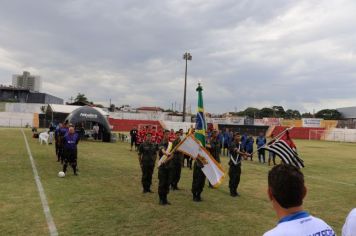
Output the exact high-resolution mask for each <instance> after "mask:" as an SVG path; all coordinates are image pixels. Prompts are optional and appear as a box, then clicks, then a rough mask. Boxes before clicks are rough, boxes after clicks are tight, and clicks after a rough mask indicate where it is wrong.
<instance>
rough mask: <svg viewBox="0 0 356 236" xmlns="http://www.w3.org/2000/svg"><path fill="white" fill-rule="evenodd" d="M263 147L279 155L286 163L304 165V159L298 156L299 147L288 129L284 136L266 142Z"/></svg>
mask: <svg viewBox="0 0 356 236" xmlns="http://www.w3.org/2000/svg"><path fill="white" fill-rule="evenodd" d="M263 148H264V149H266V150H268V151H271V152H273V153H275V154H276V155H278V156H279V157H280V158H281V159H282V161H283V163H285V164H289V165H293V166H295V167H298V168H303V167H304V164H303V162H304V161H303V160H302V159H301V158H300V157H299V156H298V153H297V147H296V146H295V144H294V143H293V141H292V139H291V138H290V137H289V132H288V130H287V131H286V132H285V133H284V134H283V136H282V137H280V138H279V139H276V140H273V141H272V142H270V143H268V144H266V146H265V147H263Z"/></svg>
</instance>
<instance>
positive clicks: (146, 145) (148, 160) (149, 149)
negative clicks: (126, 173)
mask: <svg viewBox="0 0 356 236" xmlns="http://www.w3.org/2000/svg"><path fill="white" fill-rule="evenodd" d="M156 158H157V145H156V144H154V143H152V142H151V133H146V140H145V142H143V143H142V144H141V145H140V147H139V149H138V160H139V162H140V166H141V170H142V187H143V193H153V191H151V184H152V175H153V169H154V165H155V162H156Z"/></svg>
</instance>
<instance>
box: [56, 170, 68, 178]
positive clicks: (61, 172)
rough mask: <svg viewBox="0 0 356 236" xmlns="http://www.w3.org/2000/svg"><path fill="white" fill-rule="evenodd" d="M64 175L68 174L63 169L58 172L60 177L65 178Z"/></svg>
mask: <svg viewBox="0 0 356 236" xmlns="http://www.w3.org/2000/svg"><path fill="white" fill-rule="evenodd" d="M64 176H66V174H65V173H64V172H63V171H59V172H58V177H59V178H63V177H64Z"/></svg>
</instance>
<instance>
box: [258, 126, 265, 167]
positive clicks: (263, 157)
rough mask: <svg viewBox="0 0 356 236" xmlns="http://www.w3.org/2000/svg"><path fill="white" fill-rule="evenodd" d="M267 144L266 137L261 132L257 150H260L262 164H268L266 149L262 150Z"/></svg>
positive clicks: (259, 158)
mask: <svg viewBox="0 0 356 236" xmlns="http://www.w3.org/2000/svg"><path fill="white" fill-rule="evenodd" d="M266 143H267V141H266V137H265V136H264V135H263V133H262V132H260V135H259V136H258V137H257V138H256V145H257V150H258V161H259V162H260V163H262V162H263V163H266V157H265V155H266V154H265V149H264V148H261V147H263V146H264V145H265V144H266Z"/></svg>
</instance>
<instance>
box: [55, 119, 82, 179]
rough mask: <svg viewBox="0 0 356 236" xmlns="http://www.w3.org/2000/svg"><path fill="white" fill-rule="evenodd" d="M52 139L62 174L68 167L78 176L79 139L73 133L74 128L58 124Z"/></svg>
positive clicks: (70, 125)
mask: <svg viewBox="0 0 356 236" xmlns="http://www.w3.org/2000/svg"><path fill="white" fill-rule="evenodd" d="M54 139H55V152H56V156H57V162H60V163H61V164H62V165H63V172H64V173H66V171H67V168H68V165H70V166H71V167H72V169H73V173H74V175H78V166H77V155H78V154H77V145H78V142H79V139H80V137H79V134H78V133H77V132H75V128H74V126H73V125H72V124H68V123H63V124H62V123H59V124H58V125H57V126H56V127H55V130H54Z"/></svg>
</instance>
